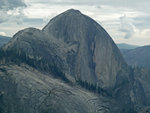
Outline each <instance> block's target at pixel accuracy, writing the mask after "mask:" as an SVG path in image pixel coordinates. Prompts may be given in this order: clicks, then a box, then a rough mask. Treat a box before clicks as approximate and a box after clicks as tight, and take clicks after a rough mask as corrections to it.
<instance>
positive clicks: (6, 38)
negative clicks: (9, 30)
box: [0, 36, 10, 47]
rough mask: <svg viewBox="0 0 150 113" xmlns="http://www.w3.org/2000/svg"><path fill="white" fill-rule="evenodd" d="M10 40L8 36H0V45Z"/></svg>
mask: <svg viewBox="0 0 150 113" xmlns="http://www.w3.org/2000/svg"><path fill="white" fill-rule="evenodd" d="M9 40H10V37H6V36H0V47H1V46H3V45H4V44H6V43H7V42H8V41H9Z"/></svg>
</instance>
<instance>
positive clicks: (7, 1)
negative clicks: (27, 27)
mask: <svg viewBox="0 0 150 113" xmlns="http://www.w3.org/2000/svg"><path fill="white" fill-rule="evenodd" d="M24 7H26V5H25V3H24V1H23V0H0V15H1V18H0V23H3V22H6V21H8V20H13V19H15V20H17V18H18V17H19V16H20V17H19V18H21V16H22V14H21V10H22V9H21V8H24ZM17 8H20V9H17ZM16 9H17V13H18V14H17V15H15V14H14V13H15V11H16ZM9 11H12V13H11V14H9V13H8V12H9ZM13 11H14V12H13ZM19 21H20V20H19ZM16 23H18V22H17V21H16Z"/></svg>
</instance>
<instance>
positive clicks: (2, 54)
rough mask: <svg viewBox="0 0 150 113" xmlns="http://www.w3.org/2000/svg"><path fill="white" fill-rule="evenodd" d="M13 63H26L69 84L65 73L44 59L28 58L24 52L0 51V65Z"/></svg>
mask: <svg viewBox="0 0 150 113" xmlns="http://www.w3.org/2000/svg"><path fill="white" fill-rule="evenodd" d="M11 62H13V63H15V64H18V65H20V64H21V63H26V64H28V65H30V66H31V67H34V68H35V69H38V70H40V71H43V72H49V73H51V74H52V75H54V77H57V78H61V79H62V80H64V81H65V82H69V80H68V79H67V77H66V76H65V73H64V72H63V71H61V69H60V68H58V67H57V66H56V65H55V64H54V63H52V62H47V60H46V59H44V58H41V59H37V58H36V57H33V58H30V57H29V56H28V55H27V54H26V53H25V52H16V51H15V50H10V51H9V50H7V51H4V50H2V49H0V63H11Z"/></svg>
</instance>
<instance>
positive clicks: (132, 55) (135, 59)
mask: <svg viewBox="0 0 150 113" xmlns="http://www.w3.org/2000/svg"><path fill="white" fill-rule="evenodd" d="M149 51H150V46H143V47H139V48H136V49H132V50H124V51H122V54H123V57H124V59H125V60H126V62H127V63H128V64H129V65H132V66H139V67H146V68H150V60H149V58H150V52H149Z"/></svg>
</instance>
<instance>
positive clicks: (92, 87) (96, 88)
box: [76, 79, 112, 96]
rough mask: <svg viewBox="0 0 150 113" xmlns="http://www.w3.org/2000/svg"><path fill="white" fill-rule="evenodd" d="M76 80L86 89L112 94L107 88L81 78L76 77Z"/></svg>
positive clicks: (105, 94) (104, 94)
mask: <svg viewBox="0 0 150 113" xmlns="http://www.w3.org/2000/svg"><path fill="white" fill-rule="evenodd" d="M76 81H77V83H78V84H79V85H80V86H82V87H83V88H85V89H88V90H90V91H92V92H95V93H98V94H101V95H103V96H112V95H111V94H110V93H109V92H108V91H107V90H105V89H103V88H101V87H99V86H97V85H95V84H92V83H88V82H87V81H82V80H81V79H78V80H76Z"/></svg>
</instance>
